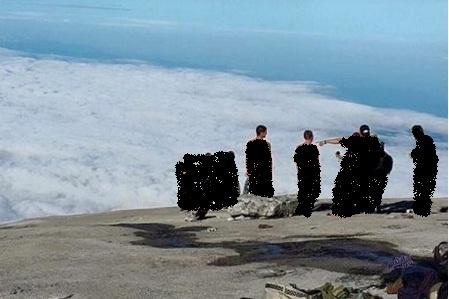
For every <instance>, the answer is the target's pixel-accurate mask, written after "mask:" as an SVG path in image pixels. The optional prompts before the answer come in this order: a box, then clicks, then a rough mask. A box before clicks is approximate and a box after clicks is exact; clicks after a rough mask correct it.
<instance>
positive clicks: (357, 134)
mask: <svg viewBox="0 0 449 299" xmlns="http://www.w3.org/2000/svg"><path fill="white" fill-rule="evenodd" d="M352 136H355V137H360V136H361V135H360V132H354V133H352Z"/></svg>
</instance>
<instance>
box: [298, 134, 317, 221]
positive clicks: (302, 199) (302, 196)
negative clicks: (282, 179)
mask: <svg viewBox="0 0 449 299" xmlns="http://www.w3.org/2000/svg"><path fill="white" fill-rule="evenodd" d="M312 142H313V133H312V131H310V130H306V131H305V132H304V142H303V143H302V144H301V145H299V146H298V147H297V148H296V150H295V155H294V156H293V160H294V161H295V163H296V167H297V170H298V207H297V208H296V213H295V214H296V215H304V216H306V217H310V216H311V215H312V209H313V206H314V204H315V201H316V199H317V198H318V196H320V193H321V176H320V172H321V169H320V160H319V156H320V153H319V151H318V147H317V146H316V145H315V144H312Z"/></svg>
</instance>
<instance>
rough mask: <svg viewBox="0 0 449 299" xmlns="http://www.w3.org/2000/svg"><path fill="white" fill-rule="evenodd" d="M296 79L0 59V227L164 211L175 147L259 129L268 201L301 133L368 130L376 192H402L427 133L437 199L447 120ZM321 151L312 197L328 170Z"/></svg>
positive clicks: (331, 166) (330, 158)
mask: <svg viewBox="0 0 449 299" xmlns="http://www.w3.org/2000/svg"><path fill="white" fill-rule="evenodd" d="M321 88H322V87H320V86H318V85H316V84H313V83H305V82H269V81H262V80H255V79H250V78H247V77H244V76H238V75H234V74H225V73H215V72H203V71H194V70H185V69H164V68H158V67H153V66H149V65H144V64H135V63H134V64H101V63H95V62H76V61H63V60H57V59H45V58H41V59H33V58H27V57H21V56H19V55H17V54H15V53H11V52H7V51H1V52H0V113H1V119H0V194H1V196H0V221H7V220H13V219H18V218H24V217H36V216H44V215H53V214H69V213H85V212H98V211H106V210H113V209H125V208H143V207H160V206H173V205H176V190H177V187H176V179H175V176H174V165H175V163H176V162H177V161H178V160H179V159H181V158H182V156H183V154H184V153H186V152H190V153H204V152H214V151H218V150H233V151H235V152H236V155H237V163H238V167H239V171H240V180H241V182H243V161H244V146H245V143H246V140H247V139H248V138H250V137H252V135H253V131H254V128H255V127H256V125H258V124H260V123H262V124H265V125H267V126H268V128H269V139H270V140H271V142H272V144H273V154H274V163H275V164H274V180H275V181H274V184H275V189H276V193H277V194H281V193H295V192H296V170H295V166H294V164H293V160H292V153H293V150H294V148H295V146H296V145H297V144H298V143H299V142H300V137H301V132H302V131H303V130H304V129H307V128H310V129H312V130H314V132H315V136H316V139H321V138H326V137H333V136H343V135H349V134H351V133H352V132H353V131H355V130H356V129H357V128H358V126H359V125H360V124H362V123H367V124H369V125H370V126H371V127H372V128H373V130H374V131H375V132H377V133H378V135H379V137H380V138H381V139H382V140H383V141H385V143H386V148H387V150H388V151H389V152H390V153H391V154H392V156H393V157H394V159H395V165H394V170H393V172H392V174H391V177H390V182H389V184H388V187H387V190H386V192H385V196H388V197H392V196H395V197H406V196H408V197H410V196H412V169H413V165H412V163H411V161H410V159H409V156H408V154H409V152H410V150H411V149H412V147H413V146H414V142H413V140H412V138H411V136H410V134H409V128H410V127H411V125H413V124H417V123H419V124H421V125H423V126H424V128H425V129H427V131H428V132H429V133H430V134H431V135H432V134H433V135H435V136H439V138H438V139H439V140H440V142H438V144H437V146H438V149H439V156H440V164H439V169H440V171H439V177H438V183H437V192H436V195H438V196H446V194H447V119H445V118H439V117H435V116H432V115H428V114H421V113H417V112H412V111H405V110H394V109H380V108H373V107H369V106H364V105H359V104H354V103H349V102H344V101H339V100H337V99H333V98H331V97H329V96H324V95H322V94H320V93H319V91H320V89H321ZM336 150H341V149H340V148H339V147H338V146H331V145H329V146H326V147H323V148H322V149H321V159H322V168H323V172H322V175H323V192H322V195H321V196H322V197H330V195H331V188H332V185H333V180H334V178H335V175H336V173H337V171H338V169H339V163H338V161H337V160H336V158H335V157H334V153H335V151H336Z"/></svg>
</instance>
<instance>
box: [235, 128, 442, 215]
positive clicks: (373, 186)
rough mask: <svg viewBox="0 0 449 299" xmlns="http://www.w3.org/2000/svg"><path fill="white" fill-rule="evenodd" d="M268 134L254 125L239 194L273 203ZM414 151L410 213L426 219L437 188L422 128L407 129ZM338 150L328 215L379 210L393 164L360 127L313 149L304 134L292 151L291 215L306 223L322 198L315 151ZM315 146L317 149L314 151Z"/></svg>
mask: <svg viewBox="0 0 449 299" xmlns="http://www.w3.org/2000/svg"><path fill="white" fill-rule="evenodd" d="M267 133H268V130H267V128H266V127H265V126H263V125H259V126H257V128H256V137H255V138H253V139H251V140H250V141H248V143H247V145H246V151H245V153H246V163H245V169H246V170H245V175H246V176H247V180H246V182H245V186H244V190H243V193H251V194H254V195H258V196H264V197H272V196H273V194H274V188H273V183H272V167H273V161H272V156H271V144H270V143H269V142H268V141H267V140H266V136H267ZM412 134H413V136H414V138H415V140H416V147H415V149H413V151H412V152H411V158H412V159H413V163H414V164H415V169H414V176H413V179H414V190H413V193H414V200H415V201H414V206H413V210H414V212H415V213H416V214H418V215H421V216H428V215H429V214H430V209H431V205H432V201H431V198H432V195H433V192H434V190H435V185H436V175H437V171H438V170H437V165H438V156H437V154H436V148H435V144H434V142H433V139H432V138H431V137H430V136H428V135H426V134H424V130H423V128H422V127H421V126H419V125H416V126H413V127H412ZM326 144H340V145H341V146H342V147H344V148H346V153H345V154H344V155H343V156H342V157H340V158H341V162H340V166H341V168H340V171H339V173H338V175H337V177H336V178H335V186H334V188H333V189H332V193H333V198H332V200H333V204H332V213H333V214H334V215H338V216H341V217H349V216H352V215H354V214H357V213H374V212H376V210H377V209H378V208H379V206H380V204H381V201H382V195H383V193H384V190H385V187H386V186H387V182H388V174H389V173H390V171H391V169H392V166H393V160H392V158H391V156H390V155H388V154H387V153H386V152H385V150H384V145H383V143H381V142H380V141H379V139H378V138H377V137H376V136H373V135H371V132H370V128H369V126H367V125H362V126H361V127H360V130H359V131H358V132H355V133H353V134H352V135H351V136H349V137H341V138H332V139H326V140H322V141H320V142H318V143H317V144H315V143H314V142H313V132H312V131H311V130H306V131H305V132H304V141H303V142H302V143H301V144H300V145H299V146H298V147H297V148H296V149H295V153H294V156H293V160H294V162H295V163H296V166H297V174H298V195H297V196H298V207H297V209H296V214H298V215H304V216H306V217H310V215H311V213H312V210H313V207H314V203H315V201H316V200H317V198H318V197H319V195H320V193H321V175H320V173H321V168H320V160H319V150H318V146H324V145H326ZM317 145H318V146H317Z"/></svg>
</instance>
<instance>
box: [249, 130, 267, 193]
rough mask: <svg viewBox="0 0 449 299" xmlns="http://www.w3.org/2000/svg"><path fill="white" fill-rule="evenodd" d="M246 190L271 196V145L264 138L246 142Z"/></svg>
mask: <svg viewBox="0 0 449 299" xmlns="http://www.w3.org/2000/svg"><path fill="white" fill-rule="evenodd" d="M245 153H246V170H247V175H248V192H249V193H251V194H254V195H258V196H264V197H273V194H274V188H273V180H272V176H273V175H272V158H271V146H270V144H269V143H268V141H266V140H264V139H253V140H250V141H248V143H247V144H246V151H245Z"/></svg>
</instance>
